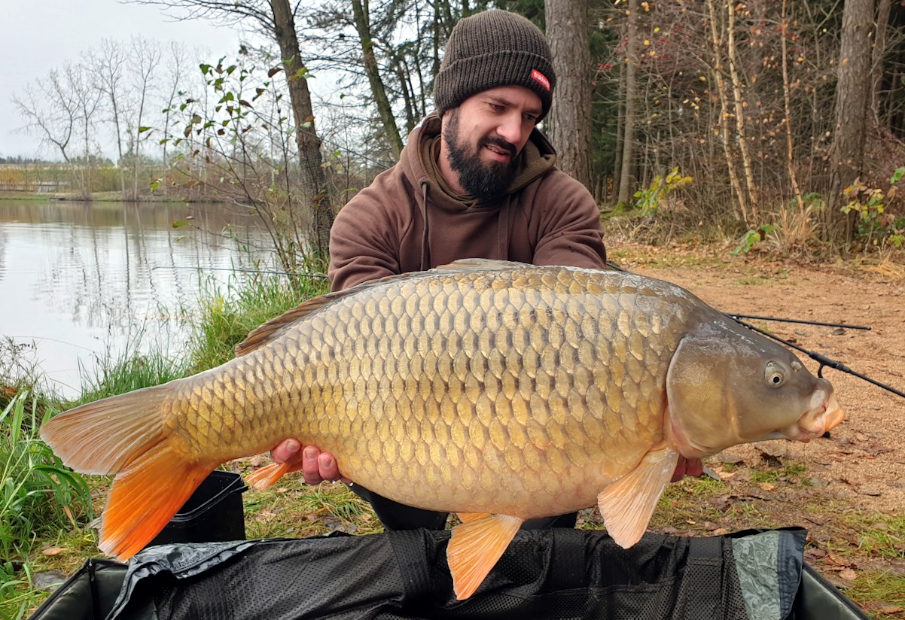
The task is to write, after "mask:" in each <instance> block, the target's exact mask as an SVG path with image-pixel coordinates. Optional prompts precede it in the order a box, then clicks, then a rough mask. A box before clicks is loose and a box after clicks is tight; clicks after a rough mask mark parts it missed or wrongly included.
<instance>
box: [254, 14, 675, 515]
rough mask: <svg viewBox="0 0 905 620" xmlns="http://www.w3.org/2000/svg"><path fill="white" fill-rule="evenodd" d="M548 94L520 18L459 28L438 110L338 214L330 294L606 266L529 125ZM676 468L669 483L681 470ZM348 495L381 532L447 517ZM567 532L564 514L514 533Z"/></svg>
mask: <svg viewBox="0 0 905 620" xmlns="http://www.w3.org/2000/svg"><path fill="white" fill-rule="evenodd" d="M555 86H556V76H555V75H554V73H553V65H552V61H551V54H550V48H549V46H548V45H547V42H546V41H545V39H544V35H543V33H542V32H541V31H540V30H539V29H538V28H537V27H536V26H535V25H534V24H532V23H531V22H530V21H529V20H527V19H526V18H524V17H521V16H519V15H516V14H514V13H509V12H506V11H499V10H490V11H485V12H483V13H478V14H476V15H473V16H471V17H466V18H464V19H462V20H461V21H459V22H458V23H457V24H456V26H455V28H454V29H453V31H452V33H451V35H450V37H449V41H448V43H447V46H446V52H445V55H444V58H443V62H442V64H441V66H440V71H439V73H438V74H437V77H436V78H435V81H434V96H435V101H436V112H434V113H433V114H431V115H429V116H428V117H427V118H425V119H424V120H423V121H422V123H421V125H420V126H419V127H417V128H416V129H415V130H414V131H412V133H411V134H410V135H409V137H408V141H407V143H406V146H405V148H404V149H403V151H402V154H401V156H400V160H399V163H397V164H396V165H395V166H393V167H392V168H390V169H389V170H387V171H386V172H383V173H382V174H380V175H379V176H378V177H377V178H376V179H375V180H374V182H373V183H372V184H371V185H370V186H369V187H367V188H365V189H363V190H362V191H361V192H359V193H358V194H357V195H356V196H355V197H353V198H352V199H351V200H350V201H349V202H348V203H347V204H346V205H345V206H344V207H343V208H342V209H341V210H340V212H339V214H338V215H337V217H336V221H335V223H334V224H333V228H332V230H331V233H330V267H329V272H328V275H329V276H330V281H331V285H332V288H333V290H334V291H338V290H342V289H345V288H348V287H350V286H354V285H356V284H360V283H362V282H366V281H369V280H374V279H377V278H380V277H383V276H388V275H392V274H399V273H405V272H409V271H423V270H426V269H430V268H432V267H436V266H438V265H444V264H447V263H451V262H453V261H455V260H457V259H463V258H487V259H500V260H511V261H519V262H523V263H532V264H535V265H571V266H575V267H589V268H594V269H604V268H605V266H606V250H605V249H604V245H603V231H602V228H601V225H600V212H599V209H598V207H597V204H596V203H595V201H594V198H593V197H592V196H591V194H590V193H589V192H588V190H587V189H586V188H585V187H584V186H583V185H582V184H581V183H579V182H578V181H576V180H575V179H573V178H572V177H570V176H569V175H567V174H565V173H564V172H562V171H560V170H558V169H557V168H556V167H555V162H556V154H555V152H554V150H553V147H552V146H551V145H550V143H549V141H548V140H547V139H546V138H545V137H544V135H543V134H542V133H541V132H540V130H538V128H537V124H538V123H539V122H540V121H541V120H542V119H543V118H544V116H546V114H547V112H548V111H549V109H550V104H551V102H552V96H553V89H554V87H555ZM272 455H273V458H274V460H275V461H277V462H279V463H288V464H291V465H292V468H293V469H301V470H302V471H303V473H304V477H305V480H306V482H308V483H309V484H317V483H318V482H320V481H321V480H336V479H337V478H339V476H340V474H339V471H338V469H337V465H336V462H335V461H334V460H333V457H332V456H331V455H330V454H328V453H325V452H320V451H319V450H318V449H317V448H316V447H315V446H301V445H300V444H299V442H298V441H297V440H295V439H288V440H285V441H283V442H281V443H280V444H279V445H278V446H277V447H275V448H274V449H273V452H272ZM680 470H681V471H680ZM680 470H677V477H681V474H682V472H683V471H684V464H683V466H680ZM352 488H353V489H354V490H355V491H356V492H357V493H358V494H359V495H361V496H362V497H364V498H365V499H367V500H368V501H370V502H371V505H372V506H373V507H374V510H375V512H376V513H377V516H378V517H379V518H380V520H381V521H382V522H383V524H384V526H385V527H386V528H387V529H413V528H416V527H426V528H429V529H442V528H443V527H444V525H445V523H446V516H447V515H446V514H445V513H436V512H431V511H427V510H421V509H418V508H412V507H409V506H403V505H401V504H398V503H396V502H393V501H390V500H388V499H386V498H384V497H381V496H378V495H377V494H375V493H372V492H370V491H368V490H367V489H363V488H362V487H360V486H358V485H353V487H352ZM574 523H575V515H574V514H569V515H563V516H561V517H559V518H558V519H548V520H538V522H534V523H532V522H527V523H526V524H525V525H523V527H532V526H534V527H537V526H539V525H544V526H546V525H553V524H555V525H562V526H571V525H574Z"/></svg>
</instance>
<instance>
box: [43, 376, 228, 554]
mask: <svg viewBox="0 0 905 620" xmlns="http://www.w3.org/2000/svg"><path fill="white" fill-rule="evenodd" d="M171 389H172V387H171V386H168V385H162V386H156V387H152V388H146V389H143V390H136V391H135V392H130V393H128V394H122V395H120V396H112V397H110V398H105V399H103V400H99V401H95V402H93V403H88V404H86V405H82V406H81V407H77V408H75V409H71V410H69V411H66V412H64V413H61V414H60V415H58V416H56V417H55V418H53V419H51V420H50V421H48V422H47V423H46V424H44V425H43V426H42V427H41V438H42V439H43V440H44V441H46V442H47V443H48V444H49V445H50V447H51V448H53V451H54V452H55V453H56V454H57V456H59V457H60V458H61V459H62V460H63V462H64V463H65V464H66V465H68V466H69V467H72V468H73V469H75V470H76V471H79V472H82V473H90V474H116V478H115V479H114V480H113V486H112V487H111V489H110V496H109V498H108V500H107V507H106V508H105V509H104V515H103V523H102V526H101V540H100V543H99V546H100V548H101V549H102V550H103V551H104V552H106V553H109V554H112V555H116V556H117V557H119V558H120V559H122V560H125V559H128V558H129V557H131V556H132V555H134V554H135V553H136V552H137V551H139V550H140V549H142V548H143V547H144V546H145V545H146V544H148V543H149V542H150V541H151V540H152V539H153V538H154V536H155V535H157V533H158V532H160V530H162V529H163V527H164V526H165V525H166V524H167V522H168V521H169V520H170V518H171V517H172V516H173V515H174V514H176V512H177V511H178V510H179V508H180V507H181V506H182V504H183V503H185V500H187V499H188V498H189V496H191V494H192V492H193V491H194V490H195V488H197V487H198V485H199V484H201V481H202V480H204V478H205V477H206V476H207V475H208V474H209V473H210V472H211V471H212V470H213V469H214V467H215V466H216V465H217V463H214V462H211V463H207V464H201V463H190V462H188V461H187V459H186V455H185V454H184V452H180V451H179V450H178V449H177V448H176V446H175V440H174V437H173V436H172V435H171V434H170V433H169V431H168V430H167V428H166V426H165V424H164V411H163V403H164V401H165V399H166V398H167V396H168V395H169V394H170V391H171Z"/></svg>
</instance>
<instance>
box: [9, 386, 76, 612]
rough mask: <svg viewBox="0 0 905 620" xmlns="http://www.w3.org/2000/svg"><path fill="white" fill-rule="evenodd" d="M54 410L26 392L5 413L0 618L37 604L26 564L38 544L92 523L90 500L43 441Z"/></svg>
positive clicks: (14, 400) (16, 398)
mask: <svg viewBox="0 0 905 620" xmlns="http://www.w3.org/2000/svg"><path fill="white" fill-rule="evenodd" d="M50 415H51V410H50V409H45V411H44V413H43V414H39V400H38V399H37V398H33V397H30V396H29V393H28V392H21V393H19V394H18V395H17V396H15V397H14V398H13V399H12V400H11V401H10V402H9V404H7V405H6V407H5V408H4V409H3V411H2V413H0V481H2V483H0V484H2V486H0V516H2V518H0V616H2V617H4V618H9V617H18V616H21V615H22V610H23V609H26V608H27V607H29V606H30V605H31V603H32V602H33V597H31V596H29V586H30V583H31V572H32V571H31V566H30V565H29V563H28V561H27V558H28V556H29V554H30V553H31V552H32V551H33V548H34V546H35V545H36V544H39V541H41V540H44V539H47V538H51V537H53V536H55V535H56V533H57V532H59V531H61V530H67V529H70V528H72V527H77V525H76V524H77V522H78V521H79V520H85V519H89V518H90V517H91V516H92V512H91V494H90V491H89V488H88V485H87V484H86V483H85V481H84V479H83V478H82V477H81V476H79V475H78V474H74V473H72V472H71V471H69V469H68V468H66V467H65V466H64V465H63V464H62V462H61V461H60V460H59V458H57V457H56V455H54V454H53V452H52V451H51V450H50V448H49V447H48V446H47V444H45V443H44V442H43V441H41V440H40V438H39V437H38V430H39V428H40V425H41V424H42V423H43V422H44V421H46V420H47V419H49V417H50Z"/></svg>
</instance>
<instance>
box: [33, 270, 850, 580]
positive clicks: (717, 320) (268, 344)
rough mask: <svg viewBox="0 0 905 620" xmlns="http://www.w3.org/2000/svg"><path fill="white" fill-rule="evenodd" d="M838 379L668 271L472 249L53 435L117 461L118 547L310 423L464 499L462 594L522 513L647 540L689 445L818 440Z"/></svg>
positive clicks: (107, 469)
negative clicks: (658, 274) (583, 519)
mask: <svg viewBox="0 0 905 620" xmlns="http://www.w3.org/2000/svg"><path fill="white" fill-rule="evenodd" d="M832 392H833V389H832V387H831V386H830V384H829V383H828V382H826V381H825V380H823V379H818V378H815V377H814V376H813V375H811V374H810V373H809V372H808V371H807V369H806V368H805V367H804V366H803V365H802V364H801V363H800V362H799V361H798V359H797V358H796V357H795V356H794V355H792V354H791V353H790V352H789V351H788V350H786V349H784V348H782V347H780V346H779V345H777V344H775V343H773V342H771V341H770V340H768V339H766V338H764V337H762V336H760V335H758V334H756V333H754V332H752V331H750V330H748V329H746V328H744V327H742V326H740V325H738V324H737V323H736V322H734V321H733V320H732V319H730V318H728V317H727V316H725V315H724V314H722V313H720V312H717V311H716V310H714V309H712V308H710V307H709V306H707V305H706V304H705V303H703V302H702V301H700V300H699V299H698V298H696V297H695V296H694V295H692V294H691V293H689V292H687V291H686V290H684V289H682V288H679V287H677V286H674V285H672V284H669V283H666V282H662V281H659V280H654V279H651V278H646V277H641V276H637V275H631V274H626V273H621V272H616V271H597V270H589V269H577V268H568V267H534V266H530V265H522V264H518V263H504V262H495V261H483V260H471V261H459V262H456V263H453V264H452V265H448V266H445V267H441V268H438V269H434V270H431V271H427V272H420V273H412V274H406V275H402V276H394V277H389V278H385V279H382V280H379V281H375V282H371V283H366V284H362V285H359V286H357V287H354V288H351V289H348V290H346V291H342V292H338V293H331V294H328V295H324V296H322V297H318V298H315V299H312V300H309V301H307V302H305V303H303V304H301V305H300V306H298V308H296V309H294V310H292V311H290V312H288V313H286V314H284V315H283V316H281V317H279V318H277V319H275V320H273V321H271V322H269V323H266V324H265V325H263V326H261V327H260V328H258V329H257V330H255V331H254V332H252V333H251V334H250V335H249V337H248V338H247V339H246V340H245V342H243V343H242V344H241V345H239V347H238V348H237V357H236V358H235V359H233V360H231V361H229V362H227V363H226V364H223V365H222V366H219V367H217V368H214V369H212V370H209V371H206V372H203V373H200V374H197V375H194V376H191V377H188V378H185V379H180V380H177V381H172V382H170V383H167V384H165V385H161V386H157V387H152V388H147V389H144V390H139V391H136V392H132V393H129V394H124V395H121V396H114V397H111V398H107V399H104V400H100V401H97V402H94V403H89V404H87V405H83V406H81V407H78V408H75V409H72V410H70V411H67V412H65V413H63V414H61V415H59V416H57V417H56V418H54V419H52V420H51V421H49V422H48V423H47V424H45V425H44V426H43V428H42V429H41V436H42V437H43V438H44V440H45V441H47V442H48V443H49V444H50V445H51V446H52V447H53V449H54V451H55V452H56V453H57V454H58V455H59V456H60V457H61V458H62V459H63V461H64V462H65V463H66V464H67V465H69V466H71V467H73V468H74V469H76V470H78V471H81V472H86V473H95V474H116V478H115V480H114V482H113V486H112V488H111V490H110V495H109V499H108V502H107V506H106V509H105V511H104V520H103V526H102V529H101V540H100V547H101V549H102V550H104V551H105V552H107V553H110V554H114V555H117V556H119V557H120V558H127V557H129V556H131V555H133V554H134V553H136V552H137V551H139V550H140V549H141V548H142V547H143V546H145V545H146V544H147V543H148V542H149V541H150V540H151V539H152V538H153V537H154V536H155V535H156V534H157V533H158V532H159V531H160V530H161V529H162V528H163V527H164V526H165V525H166V524H167V522H168V521H169V520H170V518H171V517H172V516H173V514H175V512H176V511H177V510H178V509H179V508H180V506H181V505H182V504H183V502H185V500H186V499H187V498H188V497H189V496H190V495H191V493H192V492H193V490H194V489H195V488H196V487H197V486H198V485H199V484H200V483H201V481H202V480H203V479H204V478H205V477H206V476H207V475H208V473H209V472H210V471H211V470H213V469H214V468H215V467H217V466H218V465H220V464H221V463H223V462H225V461H228V460H230V459H234V458H237V457H242V456H248V455H251V454H256V453H259V452H263V451H266V450H268V449H269V448H271V447H272V446H274V445H275V444H277V443H278V442H279V441H280V440H282V439H284V438H286V437H298V438H299V439H300V440H301V441H302V442H303V443H306V444H315V445H317V446H319V447H320V448H321V449H323V450H326V451H329V452H331V453H333V455H334V456H335V457H336V460H337V463H338V465H339V468H340V471H342V473H343V475H344V476H346V477H348V478H351V479H352V480H354V481H355V482H356V483H358V484H361V485H363V486H365V487H366V488H368V489H371V490H373V491H375V492H377V493H379V494H381V495H384V496H386V497H389V498H391V499H394V500H396V501H399V502H402V503H405V504H410V505H412V506H419V507H421V508H428V509H432V510H439V511H454V512H457V513H459V514H460V515H463V523H462V524H461V525H458V526H456V527H455V528H454V529H453V531H452V536H451V539H450V542H449V546H448V551H447V558H448V561H449V565H450V571H451V573H452V576H453V583H454V588H455V592H456V595H457V596H458V597H459V598H466V597H468V596H470V595H471V594H472V593H473V592H474V590H475V589H476V588H477V587H478V585H480V583H481V581H483V579H484V577H485V576H486V575H487V573H488V572H489V571H490V570H491V568H492V567H493V565H494V564H495V563H496V561H497V560H498V559H499V556H500V555H501V554H502V553H503V551H504V550H505V548H506V547H507V545H508V544H509V542H510V540H511V539H512V537H513V536H514V535H515V533H516V531H517V530H518V528H519V526H520V525H521V523H522V522H523V521H524V520H525V519H531V518H535V517H542V516H551V515H557V514H563V513H567V512H571V511H574V510H577V509H580V508H585V507H587V506H591V505H594V504H595V503H597V504H598V505H599V507H600V510H601V513H602V515H603V517H604V520H605V524H606V527H607V531H608V532H609V533H610V534H611V536H612V537H613V538H614V539H615V541H616V542H617V543H619V544H620V545H622V546H623V547H628V546H630V545H633V544H634V543H635V542H637V541H638V539H639V538H640V537H641V535H642V534H643V532H644V530H645V529H646V527H647V524H648V522H649V520H650V516H651V514H652V513H653V510H654V508H655V506H656V504H657V500H658V498H659V497H660V495H661V493H662V491H663V489H664V487H665V486H666V484H667V483H668V482H669V480H670V477H671V475H672V473H673V470H674V468H675V465H676V462H677V459H678V456H679V455H680V454H681V455H684V456H686V457H700V456H703V455H708V454H713V453H715V452H718V451H719V450H722V449H723V448H726V447H728V446H731V445H734V444H739V443H743V442H748V441H758V440H762V439H768V438H774V437H787V438H790V439H798V440H802V441H808V440H809V439H812V438H814V437H819V436H820V435H822V434H823V433H824V432H825V431H826V430H827V429H828V428H830V427H832V426H835V425H836V424H838V423H839V422H841V420H842V417H843V414H842V411H841V409H839V408H838V407H837V405H836V402H835V399H834V398H833V396H832ZM283 473H284V468H283V467H278V466H275V465H273V466H269V467H267V468H264V470H262V471H261V472H259V474H258V475H257V476H256V478H257V480H256V482H258V483H272V482H273V481H274V480H276V479H277V478H279V476H281V475H282V474H283Z"/></svg>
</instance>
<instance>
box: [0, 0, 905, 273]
mask: <svg viewBox="0 0 905 620" xmlns="http://www.w3.org/2000/svg"><path fill="white" fill-rule="evenodd" d="M139 3H142V4H151V5H157V6H160V7H162V8H163V9H164V10H165V11H167V12H168V14H170V15H172V16H174V17H177V18H181V19H213V20H218V21H219V22H221V23H223V24H224V26H225V27H230V26H235V25H237V24H241V25H242V26H243V27H244V28H246V29H247V30H248V31H249V32H253V33H254V36H251V37H249V42H248V43H246V44H243V45H242V46H241V47H240V49H239V50H237V53H236V55H235V57H232V58H229V57H224V58H220V59H211V60H210V61H209V62H203V63H201V64H200V66H196V65H194V64H192V63H190V62H189V61H188V60H187V54H186V52H185V50H184V49H181V48H180V47H179V46H172V47H171V48H169V49H166V50H165V49H161V47H160V46H159V45H157V44H154V43H153V42H149V41H145V40H141V39H133V40H131V41H129V42H120V41H115V40H104V41H102V42H101V43H100V44H99V46H98V47H97V48H95V49H92V50H88V51H86V52H85V54H84V57H83V58H79V59H75V60H73V61H70V62H68V63H66V64H65V65H61V66H59V67H56V68H54V69H52V70H51V71H49V72H48V74H47V75H45V76H42V77H38V78H36V79H35V80H34V81H33V82H32V83H31V84H30V85H29V86H28V88H26V89H25V90H24V91H23V92H20V93H16V94H15V103H16V106H17V108H18V110H19V112H20V115H21V117H22V119H23V124H24V125H26V126H27V127H28V128H29V130H30V131H32V132H35V133H36V134H37V135H40V136H41V138H42V139H43V141H44V142H45V143H46V144H48V145H50V146H52V147H53V148H54V149H55V151H56V153H57V154H58V155H59V157H60V159H61V160H62V162H61V163H59V164H57V165H48V164H47V163H46V162H38V161H30V160H24V159H22V158H18V157H15V158H7V159H6V160H4V161H0V188H4V189H22V190H26V191H28V190H31V191H37V190H57V191H61V190H62V191H64V192H65V193H68V194H69V195H70V196H73V197H77V198H78V197H82V198H86V197H90V196H95V197H96V196H97V195H98V192H108V193H109V192H112V193H114V194H116V198H118V199H122V200H148V199H159V198H164V199H176V200H220V201H228V202H233V203H237V204H241V205H244V206H248V207H249V208H251V209H253V210H255V211H256V212H257V213H258V214H259V215H260V216H261V219H262V221H263V222H264V223H265V225H266V226H267V227H268V230H269V231H270V233H271V236H272V238H273V241H274V245H275V247H276V250H277V254H278V256H279V258H280V260H281V261H282V263H283V266H284V267H285V268H286V269H287V270H290V271H297V270H298V269H300V265H306V268H307V267H310V262H309V261H308V259H310V258H311V257H312V256H314V257H318V256H320V257H323V256H324V255H325V253H326V249H327V239H328V231H329V226H330V224H331V222H332V218H333V215H334V214H335V211H336V210H337V209H339V208H340V207H341V205H342V204H344V203H345V202H346V201H347V200H348V198H349V197H351V196H352V195H354V193H355V192H356V191H357V190H358V189H360V188H362V187H365V186H366V185H367V184H368V183H369V182H370V181H371V180H372V179H373V178H374V177H375V176H376V175H377V174H379V173H380V172H381V171H383V170H385V169H386V168H388V167H389V166H391V165H392V164H393V163H394V162H395V161H396V159H397V157H398V155H399V152H400V151H401V149H402V147H403V144H404V142H405V139H406V136H407V135H408V133H409V132H410V131H411V130H412V129H413V128H414V127H415V126H416V125H417V124H418V123H419V121H420V120H421V119H422V118H423V117H424V116H425V115H426V114H428V113H429V112H430V111H431V110H432V108H433V98H432V84H433V76H434V75H435V74H436V72H437V70H438V68H439V65H440V61H441V59H442V50H443V47H444V45H445V42H446V39H447V38H448V36H449V33H450V31H451V30H452V27H453V25H454V24H455V23H456V21H458V19H460V18H461V17H462V16H464V15H467V14H471V13H474V12H477V11H481V10H485V9H487V8H505V9H508V10H513V11H516V12H519V13H521V14H524V15H526V16H527V17H528V18H530V19H532V20H533V21H535V22H536V23H537V24H538V25H539V26H540V27H541V28H542V29H544V30H545V32H546V34H547V38H548V40H549V42H550V45H551V48H552V50H553V53H554V62H555V70H556V73H557V77H558V80H559V82H558V87H557V89H556V92H555V98H554V104H553V108H552V110H551V113H550V115H549V117H548V118H547V119H546V120H545V121H544V124H543V126H542V129H543V130H544V131H545V132H546V133H547V134H548V135H549V136H550V138H551V140H552V142H553V144H554V146H555V148H556V150H557V152H558V154H559V165H560V167H561V168H562V169H564V170H566V171H567V172H569V173H570V174H572V175H573V176H575V177H576V178H578V179H579V180H581V181H582V182H583V183H584V184H585V185H586V186H587V187H588V188H589V189H590V190H591V191H592V193H593V194H594V195H595V197H596V198H597V200H598V202H599V203H600V204H601V205H602V206H603V207H602V209H603V211H604V213H605V214H607V213H619V214H624V213H626V212H629V213H630V214H633V215H637V216H638V217H637V218H634V219H631V220H630V224H629V225H628V226H629V227H630V229H629V232H630V233H631V234H632V236H633V237H635V238H637V239H639V240H642V241H643V240H644V237H645V235H650V236H656V237H662V236H663V235H664V233H665V234H666V235H667V236H668V235H670V234H679V233H680V232H681V231H684V232H688V231H696V233H697V234H702V233H701V231H702V230H703V231H705V233H704V234H706V231H717V232H719V233H722V234H724V235H726V234H728V235H730V236H734V237H737V238H738V239H739V240H740V242H739V246H738V247H739V248H740V249H742V250H748V249H750V248H751V247H753V246H754V245H756V244H759V243H761V242H767V243H770V244H772V245H773V246H774V248H775V249H778V250H781V251H782V252H796V251H810V250H814V249H817V250H819V251H822V250H826V249H831V250H833V251H841V252H843V253H844V252H848V251H852V250H856V251H857V250H864V251H867V250H873V249H880V250H886V249H891V248H897V247H900V246H901V245H902V243H903V241H905V236H903V234H905V218H903V217H900V216H896V215H895V214H896V213H897V212H898V213H901V212H902V209H901V206H900V203H899V199H898V198H897V197H896V184H897V183H898V182H899V180H900V179H901V177H902V170H900V166H901V165H902V164H905V145H903V142H902V137H903V132H905V73H903V52H905V37H903V33H905V30H903V23H905V7H903V3H900V2H892V0H847V1H845V2H843V0H818V1H815V2H788V1H787V0H783V1H782V2H773V1H767V0H759V1H758V0H755V1H751V2H738V3H735V2H725V1H722V0H660V1H641V0H620V1H616V2H601V1H592V0H556V1H555V2H547V3H546V4H545V3H543V2H540V1H538V0H503V1H498V2H489V1H484V2H482V1H475V0H382V1H379V2H369V1H368V0H350V1H349V2H345V1H339V0H323V1H320V2H315V3H305V6H302V3H297V4H295V5H291V4H290V3H289V0H271V1H264V0H260V1H251V0H245V1H243V2H238V3H235V2H226V1H223V2H221V1H219V0H141V2H139ZM326 73H329V74H330V75H336V76H339V77H338V84H339V88H340V91H341V94H340V95H339V97H338V98H336V99H337V100H338V101H339V103H338V104H336V103H324V104H321V105H317V106H315V105H313V104H312V97H311V93H310V91H309V80H310V79H312V78H314V79H317V77H316V76H318V75H323V74H326ZM110 136H112V142H113V143H114V144H115V149H116V155H115V160H114V161H111V160H110V159H109V158H105V157H104V156H103V155H102V154H101V147H100V144H101V141H102V139H109V138H110Z"/></svg>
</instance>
